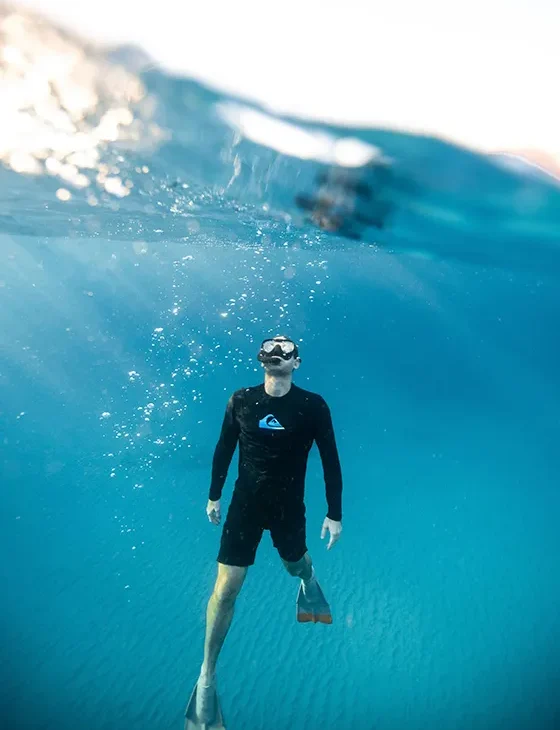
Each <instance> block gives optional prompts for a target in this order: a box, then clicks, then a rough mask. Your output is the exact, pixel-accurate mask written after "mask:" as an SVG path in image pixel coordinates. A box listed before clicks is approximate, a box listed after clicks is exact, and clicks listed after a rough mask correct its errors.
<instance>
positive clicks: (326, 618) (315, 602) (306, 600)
mask: <svg viewBox="0 0 560 730" xmlns="http://www.w3.org/2000/svg"><path fill="white" fill-rule="evenodd" d="M296 615H297V620H298V621H299V622H300V623H309V622H312V623H314V624H316V623H321V624H332V614H331V609H330V606H329V604H328V603H327V599H326V598H325V595H324V593H323V591H322V590H321V586H320V585H319V583H318V582H317V580H315V581H313V584H312V585H311V586H310V588H308V590H307V595H306V594H305V593H304V591H303V582H302V583H301V584H300V587H299V592H298V596H297V612H296Z"/></svg>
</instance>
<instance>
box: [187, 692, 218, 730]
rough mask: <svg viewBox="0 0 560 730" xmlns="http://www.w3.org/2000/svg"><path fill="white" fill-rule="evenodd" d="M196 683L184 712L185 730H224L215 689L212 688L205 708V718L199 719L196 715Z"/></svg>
mask: <svg viewBox="0 0 560 730" xmlns="http://www.w3.org/2000/svg"><path fill="white" fill-rule="evenodd" d="M197 687H198V682H197V684H195V686H194V689H193V692H192V694H191V698H190V700H189V704H188V705H187V709H186V711H185V730H225V725H224V718H223V715H222V708H221V707H220V701H219V699H218V693H217V692H216V688H215V687H213V688H212V695H211V696H210V697H209V698H208V699H209V702H208V703H207V706H206V708H205V713H204V714H205V717H201V718H199V717H198V716H197V714H196V697H197Z"/></svg>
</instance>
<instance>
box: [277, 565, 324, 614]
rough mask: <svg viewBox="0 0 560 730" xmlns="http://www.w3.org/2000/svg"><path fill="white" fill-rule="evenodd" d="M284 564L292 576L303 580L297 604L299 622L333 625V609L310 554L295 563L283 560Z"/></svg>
mask: <svg viewBox="0 0 560 730" xmlns="http://www.w3.org/2000/svg"><path fill="white" fill-rule="evenodd" d="M282 562H283V563H284V566H285V567H286V570H287V571H288V573H289V574H290V575H292V576H294V578H300V580H301V590H300V593H299V594H298V602H297V620H298V621H299V622H300V623H307V622H309V621H312V622H313V623H323V624H331V623H332V615H331V609H330V606H329V604H328V602H327V599H326V598H325V596H324V593H323V591H322V590H321V586H320V585H319V582H318V581H317V578H316V577H315V570H314V569H313V562H312V560H311V556H310V555H309V553H308V552H306V553H305V554H304V556H303V557H302V558H300V560H297V561H295V562H290V561H288V560H284V559H283V558H282Z"/></svg>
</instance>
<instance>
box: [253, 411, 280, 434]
mask: <svg viewBox="0 0 560 730" xmlns="http://www.w3.org/2000/svg"><path fill="white" fill-rule="evenodd" d="M259 428H266V429H268V430H269V431H284V426H282V424H281V423H280V422H279V421H278V419H277V418H276V416H273V415H272V413H269V414H268V416H265V417H264V418H261V420H260V421H259Z"/></svg>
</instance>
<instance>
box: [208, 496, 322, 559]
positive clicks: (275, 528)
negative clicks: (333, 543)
mask: <svg viewBox="0 0 560 730" xmlns="http://www.w3.org/2000/svg"><path fill="white" fill-rule="evenodd" d="M305 527H306V523H305V505H304V504H298V505H289V507H286V506H281V505H279V504H277V503H276V504H266V503H264V502H263V501H261V500H247V499H246V498H244V497H243V496H242V495H239V494H238V493H235V492H234V494H233V496H232V500H231V504H230V506H229V509H228V513H227V517H226V521H225V523H224V527H223V530H222V537H221V542H220V550H219V553H218V562H219V563H223V564H224V565H237V566H239V567H244V568H245V567H248V566H250V565H253V563H254V562H255V556H256V554H257V548H258V546H259V543H260V541H261V538H262V535H263V532H264V531H265V530H268V531H269V532H270V536H271V538H272V543H273V545H274V547H275V548H276V550H278V554H279V555H280V557H281V558H282V560H286V561H287V562H289V563H295V562H297V561H298V560H301V558H302V557H303V556H304V555H305V553H306V552H307V545H306V541H305V540H306V530H305Z"/></svg>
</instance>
